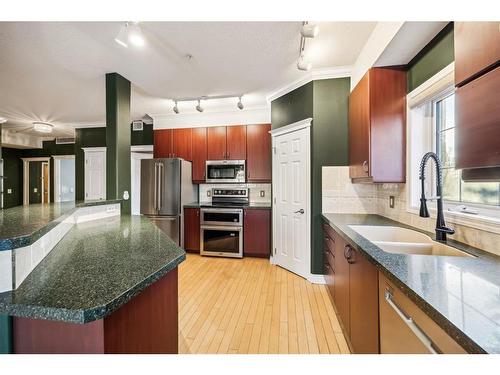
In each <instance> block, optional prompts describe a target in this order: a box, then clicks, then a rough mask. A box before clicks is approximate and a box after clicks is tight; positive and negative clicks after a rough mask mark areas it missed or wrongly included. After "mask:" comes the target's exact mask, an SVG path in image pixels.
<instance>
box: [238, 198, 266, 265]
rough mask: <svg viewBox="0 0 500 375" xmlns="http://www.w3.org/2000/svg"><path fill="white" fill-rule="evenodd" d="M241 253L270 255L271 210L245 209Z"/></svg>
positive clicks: (259, 255)
mask: <svg viewBox="0 0 500 375" xmlns="http://www.w3.org/2000/svg"><path fill="white" fill-rule="evenodd" d="M243 233H244V236H243V255H244V256H256V257H262V258H269V256H270V255H271V210H269V209H254V208H252V209H245V210H244V219H243Z"/></svg>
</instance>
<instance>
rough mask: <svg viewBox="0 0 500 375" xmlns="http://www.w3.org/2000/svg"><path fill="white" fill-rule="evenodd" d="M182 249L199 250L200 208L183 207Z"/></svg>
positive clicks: (197, 251)
mask: <svg viewBox="0 0 500 375" xmlns="http://www.w3.org/2000/svg"><path fill="white" fill-rule="evenodd" d="M184 250H186V251H192V252H196V253H199V252H200V209H199V208H185V209H184Z"/></svg>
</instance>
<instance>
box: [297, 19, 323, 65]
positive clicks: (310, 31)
mask: <svg viewBox="0 0 500 375" xmlns="http://www.w3.org/2000/svg"><path fill="white" fill-rule="evenodd" d="M318 33H319V28H318V26H317V25H309V23H308V22H307V21H304V22H302V28H301V29H300V46H299V58H298V60H297V69H299V70H304V71H308V70H311V68H312V63H311V62H310V61H306V60H305V59H304V50H305V48H306V38H314V37H315V36H317V35H318Z"/></svg>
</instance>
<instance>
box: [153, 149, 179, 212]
mask: <svg viewBox="0 0 500 375" xmlns="http://www.w3.org/2000/svg"><path fill="white" fill-rule="evenodd" d="M158 165H159V169H158V180H159V183H158V187H159V195H158V198H159V200H158V208H159V210H158V214H159V215H179V214H180V213H181V198H180V197H181V191H180V179H181V164H180V160H179V159H163V160H158Z"/></svg>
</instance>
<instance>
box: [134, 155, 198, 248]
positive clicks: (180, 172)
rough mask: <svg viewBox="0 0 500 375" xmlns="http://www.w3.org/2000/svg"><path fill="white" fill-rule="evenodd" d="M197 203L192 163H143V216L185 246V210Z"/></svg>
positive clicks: (159, 161) (170, 161)
mask: <svg viewBox="0 0 500 375" xmlns="http://www.w3.org/2000/svg"><path fill="white" fill-rule="evenodd" d="M196 201H198V185H195V184H193V183H192V178H191V162H189V161H186V160H184V159H179V158H172V159H143V160H141V214H143V215H146V216H148V217H149V218H150V219H151V220H153V222H154V223H155V224H156V225H157V226H158V227H159V228H160V229H162V230H163V231H164V232H165V233H166V234H167V235H168V236H170V238H171V239H172V240H174V241H175V242H176V243H177V244H178V245H179V246H181V247H184V220H183V207H184V205H185V204H187V203H191V202H196Z"/></svg>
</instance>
